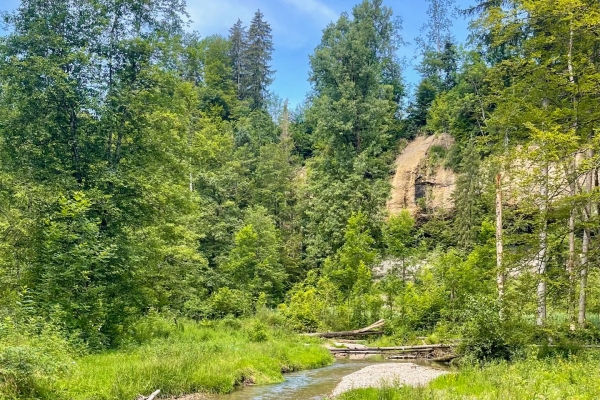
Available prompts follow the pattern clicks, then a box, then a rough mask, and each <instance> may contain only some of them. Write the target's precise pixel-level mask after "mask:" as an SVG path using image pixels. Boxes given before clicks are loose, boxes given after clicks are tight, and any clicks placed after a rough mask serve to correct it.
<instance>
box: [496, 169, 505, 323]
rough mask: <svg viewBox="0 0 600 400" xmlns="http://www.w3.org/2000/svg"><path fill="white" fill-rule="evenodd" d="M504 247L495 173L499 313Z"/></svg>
mask: <svg viewBox="0 0 600 400" xmlns="http://www.w3.org/2000/svg"><path fill="white" fill-rule="evenodd" d="M503 257H504V249H503V245H502V175H501V174H500V173H498V175H496V268H497V272H496V285H497V288H498V301H499V302H500V305H501V306H500V307H501V308H500V313H502V309H503V307H502V302H503V300H504V279H505V274H504V266H503Z"/></svg>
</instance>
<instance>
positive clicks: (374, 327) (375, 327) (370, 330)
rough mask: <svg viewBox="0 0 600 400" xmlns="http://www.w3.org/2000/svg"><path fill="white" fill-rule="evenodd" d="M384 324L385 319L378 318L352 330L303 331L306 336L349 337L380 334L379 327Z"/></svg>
mask: <svg viewBox="0 0 600 400" xmlns="http://www.w3.org/2000/svg"><path fill="white" fill-rule="evenodd" d="M384 325H385V319H380V320H379V321H377V322H375V323H374V324H371V325H369V326H366V327H364V328H361V329H356V330H354V331H341V332H317V333H305V335H306V336H316V337H321V338H339V337H349V336H366V335H381V334H382V333H383V332H382V330H381V328H383V326H384Z"/></svg>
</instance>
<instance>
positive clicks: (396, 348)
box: [329, 344, 456, 354]
mask: <svg viewBox="0 0 600 400" xmlns="http://www.w3.org/2000/svg"><path fill="white" fill-rule="evenodd" d="M455 347H456V346H455V345H451V344H426V345H418V346H394V347H365V348H362V349H342V348H339V349H338V348H330V349H329V351H331V352H332V353H371V354H378V353H386V352H398V353H404V352H406V353H414V352H426V351H433V350H438V349H439V350H450V349H453V348H455Z"/></svg>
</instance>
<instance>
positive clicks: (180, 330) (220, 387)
mask: <svg viewBox="0 0 600 400" xmlns="http://www.w3.org/2000/svg"><path fill="white" fill-rule="evenodd" d="M265 321H266V322H269V320H268V318H267V317H265V315H262V316H259V317H257V318H253V319H246V320H237V319H232V318H226V319H224V320H221V321H219V322H209V323H194V322H190V321H174V320H168V319H165V318H163V317H158V316H155V317H148V318H147V319H145V320H143V321H142V322H140V323H138V324H137V325H136V328H135V331H134V332H133V333H132V335H131V341H132V342H131V344H130V345H129V346H127V347H126V348H124V349H121V350H115V351H110V352H104V353H100V354H88V355H80V354H78V352H77V349H76V346H73V345H71V344H69V343H68V341H65V340H63V339H61V338H60V336H58V335H56V334H52V333H50V332H47V331H43V332H40V334H38V335H36V336H35V337H33V336H30V337H24V336H17V335H11V334H10V332H8V330H7V331H6V332H5V337H4V338H3V340H2V347H0V362H1V364H2V367H0V399H2V400H4V399H6V400H8V399H16V398H19V399H70V400H84V399H95V400H100V399H103V400H108V399H111V400H112V399H114V400H119V399H134V398H136V396H137V395H139V394H149V393H151V392H153V391H154V390H156V389H157V388H160V389H161V393H162V394H163V395H179V394H184V393H194V392H210V393H226V392H230V391H232V390H233V389H234V388H235V386H237V385H240V384H244V383H257V384H265V383H274V382H279V381H281V380H283V375H282V373H283V372H285V371H293V370H300V369H308V368H317V367H321V366H324V365H327V364H329V363H331V362H332V358H331V356H330V355H329V353H328V352H327V351H326V350H325V349H324V348H322V347H321V346H319V344H318V341H317V340H315V339H310V338H306V337H300V336H298V335H292V334H290V333H289V332H288V331H285V330H283V329H277V328H274V327H272V326H270V325H269V324H267V323H265Z"/></svg>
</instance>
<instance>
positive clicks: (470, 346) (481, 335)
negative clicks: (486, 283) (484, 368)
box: [459, 298, 530, 362]
mask: <svg viewBox="0 0 600 400" xmlns="http://www.w3.org/2000/svg"><path fill="white" fill-rule="evenodd" d="M463 319H464V320H465V321H466V322H465V324H464V325H463V327H462V342H461V345H460V347H459V352H460V353H461V354H463V355H465V356H467V358H471V359H474V360H477V361H483V362H487V361H491V360H498V359H499V360H512V359H515V358H518V357H520V356H523V355H524V354H525V345H526V343H527V339H528V337H530V335H529V334H528V332H529V330H530V328H529V327H528V325H526V324H525V323H523V322H522V321H521V319H519V318H515V317H511V316H509V315H503V316H502V317H501V316H500V307H499V304H498V302H497V301H495V300H492V299H489V298H478V299H475V298H470V299H468V300H467V307H466V310H465V311H464V315H463Z"/></svg>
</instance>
